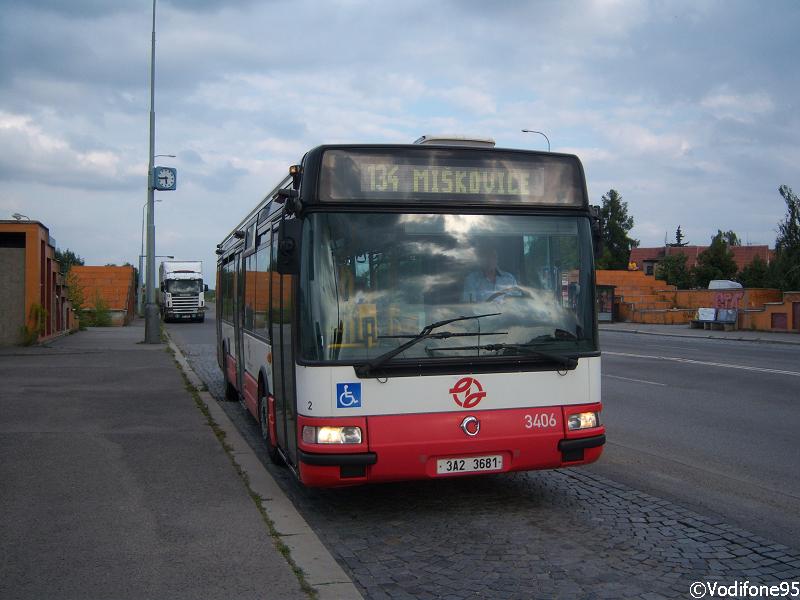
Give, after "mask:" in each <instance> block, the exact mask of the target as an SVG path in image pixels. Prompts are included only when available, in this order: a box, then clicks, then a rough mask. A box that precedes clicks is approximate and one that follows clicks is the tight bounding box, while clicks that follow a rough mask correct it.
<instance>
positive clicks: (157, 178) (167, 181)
mask: <svg viewBox="0 0 800 600" xmlns="http://www.w3.org/2000/svg"><path fill="white" fill-rule="evenodd" d="M153 179H154V181H153V188H155V189H157V190H174V189H175V169H172V168H170V167H156V168H155V170H154V177H153Z"/></svg>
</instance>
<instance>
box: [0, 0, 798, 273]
mask: <svg viewBox="0 0 800 600" xmlns="http://www.w3.org/2000/svg"><path fill="white" fill-rule="evenodd" d="M0 7H2V10H3V19H2V21H0V178H2V181H3V184H4V185H3V188H4V189H3V192H2V194H0V211H11V212H14V211H19V212H23V213H25V214H28V213H26V211H25V210H22V209H23V208H28V209H29V210H30V209H33V210H32V211H31V212H35V213H36V214H37V217H39V218H41V219H42V220H43V221H44V222H46V223H47V224H48V225H49V226H50V227H51V230H52V231H53V235H54V236H55V237H56V238H57V239H59V242H60V243H64V241H65V240H67V241H72V243H75V244H76V245H79V247H76V248H74V249H75V250H77V251H78V252H79V253H80V254H81V255H83V256H85V257H87V258H88V260H90V261H91V262H97V263H100V264H104V263H105V262H120V261H119V258H116V257H117V256H118V254H124V253H125V252H127V256H129V257H130V258H129V259H128V260H131V262H134V261H135V258H136V256H137V255H138V251H139V243H140V231H139V226H140V224H141V223H140V222H141V206H142V203H143V202H144V199H145V189H144V188H145V184H144V181H145V176H146V174H145V170H146V163H147V149H148V131H147V129H148V104H149V90H148V85H149V72H148V69H149V58H150V54H149V53H150V25H151V22H150V16H151V15H150V4H149V3H147V2H145V3H142V2H141V1H138V0H137V1H135V2H134V1H133V0H120V1H118V2H117V1H115V2H106V1H104V0H75V1H74V2H69V3H64V2H58V1H56V0H31V1H30V2H24V3H23V2H4V3H2V4H0ZM798 22H800V5H797V3H795V2H791V1H785V2H781V1H777V2H771V3H768V4H766V5H752V4H746V3H728V2H714V1H709V2H703V3H696V2H690V1H688V0H686V1H680V2H678V1H676V2H670V3H660V2H647V1H644V0H642V1H638V0H635V1H634V0H632V1H628V0H619V1H617V0H610V1H600V0H597V1H593V0H587V1H585V2H581V3H579V4H562V3H547V2H545V3H530V2H516V1H508V2H502V3H487V2H484V1H479V0H468V1H455V0H453V1H443V2H436V3H430V2H425V1H424V0H409V1H408V2H402V3H396V2H395V3H391V2H373V1H366V0H341V1H337V2H324V3H322V2H308V1H306V2H303V1H298V2H289V1H276V2H255V1H252V0H242V1H231V2H225V3H219V2H213V1H211V0H200V1H194V0H159V3H158V21H157V28H158V31H157V55H156V59H157V60H156V84H157V91H156V152H157V153H169V154H176V155H177V158H176V159H166V158H165V159H162V160H164V161H165V163H164V164H170V165H173V166H176V167H177V168H178V170H179V175H178V181H179V188H178V190H177V191H175V192H169V193H163V194H161V195H160V197H161V198H162V199H163V202H161V203H159V204H158V210H157V215H158V221H157V231H158V235H159V236H162V235H163V238H162V237H159V246H160V247H162V249H163V250H164V253H167V254H175V255H176V256H181V257H183V258H202V259H203V260H205V262H206V268H207V269H210V268H211V267H210V265H212V264H213V261H214V258H215V256H214V254H213V247H214V244H216V243H217V242H218V241H219V240H220V239H221V238H222V237H223V236H224V235H225V234H226V233H227V232H228V231H229V230H230V229H231V228H232V227H233V226H234V225H235V224H236V223H238V221H239V220H240V219H241V218H242V216H243V215H244V214H246V213H247V212H248V211H249V210H250V209H251V208H252V207H253V206H254V205H255V204H256V203H257V202H258V201H259V200H260V199H261V198H262V197H263V195H264V194H265V193H267V191H268V190H269V189H271V187H272V186H273V185H274V184H275V183H276V182H277V181H278V180H280V178H282V177H283V176H284V174H285V173H286V169H287V167H288V166H289V165H290V164H293V163H296V162H297V161H298V160H300V159H301V158H302V156H303V154H304V153H305V152H306V151H307V150H308V149H309V148H311V147H313V146H315V145H317V144H320V143H328V142H359V141H361V142H410V141H412V140H414V139H416V138H417V137H418V136H419V135H421V134H425V133H433V134H435V133H463V134H479V135H488V136H491V137H493V138H495V139H496V140H497V142H498V145H499V146H504V147H522V148H533V149H538V150H541V149H544V148H545V142H544V140H543V139H541V137H540V136H535V135H526V134H523V133H521V132H520V130H521V129H522V128H531V129H538V130H541V131H544V132H545V133H546V134H547V135H548V137H549V138H550V140H551V142H552V145H553V150H555V151H567V152H574V153H575V154H577V155H578V156H579V157H581V159H582V160H583V163H584V165H585V168H586V173H587V177H588V185H589V191H590V195H591V196H592V201H593V202H599V201H600V196H601V195H602V194H603V193H605V192H607V191H608V189H609V188H611V187H614V188H615V189H618V190H619V191H620V192H621V193H622V195H623V196H624V198H625V199H626V200H627V201H628V202H629V209H630V211H631V213H632V214H633V215H634V217H635V219H636V227H635V229H634V232H633V235H634V236H635V237H638V238H640V239H641V240H642V242H643V243H645V244H653V243H661V242H663V232H664V231H665V230H666V231H669V232H674V230H675V228H676V227H677V225H678V224H683V227H684V230H685V231H686V232H687V234H690V235H691V237H692V238H693V239H695V240H698V241H702V240H705V239H706V238H707V237H708V236H709V235H710V233H707V232H714V231H716V229H717V228H723V229H737V230H740V231H741V232H742V233H749V236H750V239H751V240H752V241H760V242H769V241H771V240H772V239H774V228H775V223H777V221H778V220H779V219H780V218H781V216H782V213H783V205H782V203H781V202H780V198H779V197H778V196H777V192H776V189H777V186H778V185H780V184H781V183H787V184H790V185H791V184H792V183H793V178H794V177H796V165H797V161H798V160H800V156H799V155H798V153H799V152H800V151H798V149H797V143H796V140H797V139H798V137H800V117H798V116H797V114H798V113H797V110H796V106H795V104H796V102H795V100H794V99H795V98H797V97H798V92H800V89H798V88H800V82H799V81H798V80H797V78H793V77H790V76H789V74H791V73H793V72H794V70H795V68H796V67H795V65H794V62H795V57H796V56H797V55H798V54H800V47H798V46H800V42H798V38H797V36H796V35H795V33H796V32H795V30H796V28H797V27H796V25H797V23H798ZM297 32H301V33H302V34H301V35H298V33H297ZM794 185H795V188H798V187H800V182H794ZM65 202H68V203H70V206H71V207H74V209H75V210H80V211H82V212H83V213H84V214H88V215H92V217H91V220H93V223H91V224H87V223H84V222H79V221H78V220H76V219H75V218H73V214H72V212H71V211H64V209H63V206H64V203H65ZM723 222H725V223H727V225H726V226H724V227H723V225H722V223H723ZM93 232H94V233H93ZM124 245H127V249H126V250H121V249H120V248H119V247H118V246H124ZM167 246H170V247H167ZM111 255H114V257H115V258H114V260H111V259H108V258H107V257H108V256H111ZM207 274H208V273H207Z"/></svg>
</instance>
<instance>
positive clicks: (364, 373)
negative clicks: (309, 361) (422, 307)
mask: <svg viewBox="0 0 800 600" xmlns="http://www.w3.org/2000/svg"><path fill="white" fill-rule="evenodd" d="M500 314H502V313H485V314H482V315H470V316H461V317H454V318H452V319H445V320H444V321H436V322H434V323H431V324H430V325H426V326H425V327H423V328H422V330H421V331H420V332H419V333H418V334H416V335H415V336H413V337H412V338H411V339H410V340H408V341H407V342H405V343H403V344H400V345H399V346H398V347H397V348H394V349H392V350H389V351H388V352H384V353H383V354H381V355H379V356H376V357H375V358H373V359H372V360H368V361H366V362H363V363H361V364H359V365H355V370H356V375H358V376H359V377H369V376H370V374H371V373H372V371H373V370H375V369H377V368H378V367H380V366H381V365H384V364H386V363H387V362H388V361H390V360H392V359H393V358H394V357H395V356H397V355H398V354H400V353H402V352H405V351H406V350H408V349H409V348H411V346H413V345H414V344H417V343H419V342H421V341H422V340H427V339H430V338H437V337H439V338H441V339H444V338H447V337H455V336H465V335H489V334H481V333H479V332H475V333H472V334H470V333H463V334H462V333H453V332H450V331H443V332H441V333H434V332H433V330H434V329H438V328H439V327H443V326H445V325H449V324H450V323H456V322H457V321H468V320H469V319H482V318H483V317H495V316H497V315H500ZM495 335H497V334H495ZM386 337H389V336H386Z"/></svg>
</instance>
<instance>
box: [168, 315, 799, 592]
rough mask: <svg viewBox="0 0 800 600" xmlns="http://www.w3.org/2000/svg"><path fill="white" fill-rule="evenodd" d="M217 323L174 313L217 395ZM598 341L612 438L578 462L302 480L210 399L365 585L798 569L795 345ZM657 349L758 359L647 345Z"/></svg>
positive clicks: (628, 584) (668, 587)
mask: <svg viewBox="0 0 800 600" xmlns="http://www.w3.org/2000/svg"><path fill="white" fill-rule="evenodd" d="M214 327H215V323H214V318H213V314H208V315H207V317H206V322H205V324H189V323H178V324H170V325H168V326H167V328H168V330H169V332H170V335H171V336H172V338H173V339H174V340H175V341H176V343H177V344H178V345H179V346H181V348H182V350H183V351H184V353H185V354H186V356H187V358H188V360H189V362H190V363H191V364H192V366H193V368H194V369H195V370H196V371H197V372H198V374H199V375H200V377H201V378H202V379H203V380H204V381H205V382H206V383H207V385H208V387H209V390H210V391H211V393H212V394H213V395H214V396H215V397H217V398H218V399H221V398H222V388H223V385H222V376H221V373H220V371H219V368H218V366H217V364H216V354H215V329H214ZM645 337H647V338H648V339H643V338H645ZM602 343H603V348H604V352H606V354H605V358H604V373H605V376H604V378H603V385H604V390H603V397H604V401H605V407H606V408H605V417H604V418H605V422H606V425H607V426H608V429H609V438H610V440H611V441H610V443H609V445H608V448H607V453H606V454H605V455H604V457H603V458H601V461H600V462H599V463H597V464H596V465H592V466H590V467H586V468H582V469H565V470H558V471H541V472H531V473H519V474H511V475H490V476H483V477H476V478H458V479H451V480H447V481H443V480H435V481H423V482H405V483H397V484H385V485H380V486H378V485H376V486H364V487H356V488H345V489H338V490H319V489H308V488H304V487H302V486H300V485H299V484H297V482H296V481H295V480H294V478H293V476H292V475H291V474H290V472H289V471H288V469H285V468H283V469H282V468H279V467H274V466H273V465H271V464H269V461H268V459H267V457H266V453H265V452H264V449H263V444H262V442H261V440H260V437H259V434H258V427H257V424H256V423H255V421H254V420H253V419H252V418H250V417H249V415H247V414H246V413H245V412H244V411H243V410H242V409H241V407H240V406H239V405H238V404H237V403H231V402H222V403H221V404H222V405H223V407H224V408H225V410H226V413H227V414H228V416H229V417H230V418H231V419H232V420H233V421H234V422H235V423H236V424H237V426H238V428H239V430H240V431H241V432H242V434H243V436H244V437H245V439H247V440H248V441H249V442H250V444H251V445H252V446H253V448H254V449H255V451H256V453H257V454H258V455H259V457H260V458H261V460H262V463H263V464H264V467H265V468H266V469H267V470H268V471H269V472H270V473H271V474H272V476H273V477H275V479H276V480H277V481H278V483H279V484H280V485H281V487H282V488H283V489H284V490H285V492H286V493H287V495H288V496H289V497H290V498H291V499H292V501H293V502H294V503H295V505H296V506H297V508H298V510H299V511H300V512H301V514H302V515H303V517H304V518H305V519H306V520H307V521H308V522H309V524H310V525H311V526H312V527H313V528H314V530H315V531H316V532H317V534H318V535H319V536H320V539H321V540H322V541H323V543H325V545H326V546H327V547H328V549H329V550H330V551H331V552H332V554H333V555H334V557H335V558H336V559H337V560H338V561H339V562H340V564H341V565H342V566H343V567H344V568H345V570H346V571H347V572H348V573H349V574H350V575H351V576H352V578H353V580H354V582H355V583H356V584H357V585H358V586H359V588H360V589H361V591H362V592H363V594H364V596H365V598H369V599H373V598H375V599H379V598H415V599H425V598H431V599H434V598H448V599H450V598H452V599H457V598H479V597H486V598H520V599H522V598H525V599H529V598H642V599H655V598H686V597H687V596H688V589H689V584H690V583H691V582H693V581H697V580H700V579H705V578H712V579H716V580H718V581H720V582H728V583H729V582H731V581H733V580H734V578H740V577H750V578H751V580H754V581H755V580H757V581H759V582H768V581H781V580H788V579H800V549H798V543H797V539H798V537H797V536H796V535H793V534H792V532H794V531H796V528H797V524H798V521H800V517H798V514H799V513H800V509H799V508H798V506H800V503H797V502H796V500H795V501H794V507H793V506H792V497H794V498H796V496H797V481H796V480H793V478H792V476H791V467H792V464H793V463H794V464H797V462H798V461H797V445H796V444H792V437H791V431H790V427H791V424H792V420H791V415H790V414H789V410H790V409H789V404H790V403H791V400H792V397H791V391H790V390H792V389H796V385H797V382H800V379H798V378H797V377H796V376H794V375H785V374H780V373H776V372H775V371H792V372H793V371H795V370H797V369H796V368H795V367H794V366H793V364H792V363H793V362H794V363H797V362H798V361H797V360H796V358H797V351H796V350H795V349H794V348H792V347H788V346H780V347H773V346H771V345H767V344H752V345H749V347H748V348H747V349H744V348H742V347H740V344H738V343H732V342H716V343H715V342H711V341H708V340H697V341H694V340H689V341H686V342H684V341H683V340H679V341H674V340H673V339H670V338H649V336H633V335H628V334H616V333H614V334H607V335H605V336H604V337H603V338H602ZM666 346H672V348H666ZM667 350H670V351H672V352H674V353H672V354H671V353H669V352H667ZM723 353H724V356H723ZM787 353H794V354H789V355H787ZM629 355H637V356H629ZM660 356H664V357H673V358H680V357H691V360H694V361H698V362H702V363H711V362H713V363H717V364H718V365H719V364H726V365H727V364H730V365H746V366H749V367H753V369H761V368H764V369H766V370H753V369H734V368H732V367H725V366H713V368H712V365H708V364H697V363H695V362H690V363H687V362H676V361H671V360H664V359H659V358H647V357H660ZM753 356H756V357H757V358H753ZM792 356H794V358H792ZM763 365H767V366H763ZM710 369H711V374H709V373H708V371H709V370H710ZM731 378H733V379H731ZM634 379H636V380H639V381H631V380H634ZM659 384H663V385H659ZM670 387H674V388H675V389H673V390H670V389H669V388H670ZM773 417H774V419H773ZM643 420H646V422H645V423H644V424H643ZM776 542H783V543H784V544H785V545H781V544H779V543H776Z"/></svg>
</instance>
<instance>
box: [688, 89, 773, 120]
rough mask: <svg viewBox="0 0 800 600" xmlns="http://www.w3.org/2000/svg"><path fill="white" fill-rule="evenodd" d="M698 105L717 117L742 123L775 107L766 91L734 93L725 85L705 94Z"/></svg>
mask: <svg viewBox="0 0 800 600" xmlns="http://www.w3.org/2000/svg"><path fill="white" fill-rule="evenodd" d="M700 105H701V106H703V107H704V108H706V109H708V112H709V113H710V114H712V115H713V116H714V117H716V118H717V119H733V120H734V121H740V122H742V123H752V122H753V121H754V120H755V119H756V118H757V117H759V116H761V115H764V114H766V113H769V112H770V111H772V110H773V109H774V107H775V105H774V103H773V102H772V98H771V97H770V96H769V94H767V93H766V92H763V91H757V92H750V93H735V92H733V91H731V90H730V89H729V88H728V87H727V86H723V87H722V88H720V89H717V90H715V91H713V92H711V93H709V94H707V95H706V96H705V97H704V98H703V99H702V100H701V101H700Z"/></svg>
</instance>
